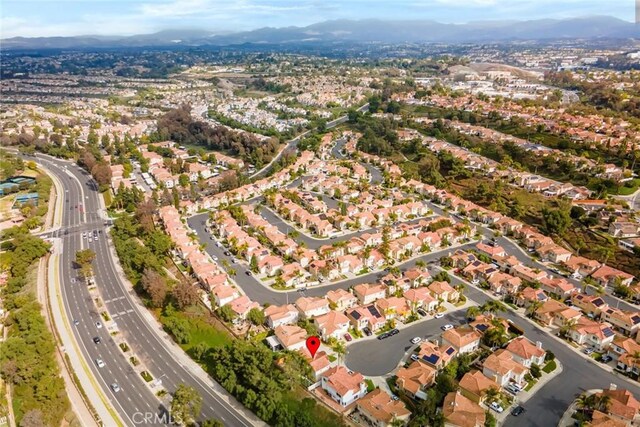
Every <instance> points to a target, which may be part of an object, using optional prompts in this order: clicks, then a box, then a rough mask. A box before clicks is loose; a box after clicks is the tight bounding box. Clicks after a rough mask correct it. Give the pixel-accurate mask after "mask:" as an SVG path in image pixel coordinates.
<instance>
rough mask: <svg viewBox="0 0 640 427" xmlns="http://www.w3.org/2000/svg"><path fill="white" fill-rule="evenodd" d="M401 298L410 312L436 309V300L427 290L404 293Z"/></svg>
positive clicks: (410, 290)
mask: <svg viewBox="0 0 640 427" xmlns="http://www.w3.org/2000/svg"><path fill="white" fill-rule="evenodd" d="M403 296H404V297H405V298H406V300H407V301H408V303H409V306H410V307H411V310H412V311H415V310H417V309H419V308H422V309H423V310H425V311H434V310H435V309H436V308H437V307H438V304H439V302H438V300H437V299H435V298H434V297H432V296H431V290H430V289H429V288H426V287H424V288H415V289H409V290H408V291H406V292H405V293H404V294H403Z"/></svg>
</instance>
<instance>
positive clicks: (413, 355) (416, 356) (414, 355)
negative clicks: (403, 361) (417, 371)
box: [411, 353, 420, 362]
mask: <svg viewBox="0 0 640 427" xmlns="http://www.w3.org/2000/svg"><path fill="white" fill-rule="evenodd" d="M419 359H420V358H419V357H418V355H417V354H415V353H414V354H412V355H411V360H413V361H414V362H416V361H417V360H419Z"/></svg>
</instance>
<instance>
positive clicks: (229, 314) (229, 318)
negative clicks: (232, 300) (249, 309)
mask: <svg viewBox="0 0 640 427" xmlns="http://www.w3.org/2000/svg"><path fill="white" fill-rule="evenodd" d="M216 312H217V313H218V316H220V318H221V319H222V320H224V321H225V322H227V323H231V322H233V319H235V317H236V313H235V312H234V311H233V310H232V309H231V306H229V305H228V304H227V305H223V306H222V307H220V308H218V309H217V310H216Z"/></svg>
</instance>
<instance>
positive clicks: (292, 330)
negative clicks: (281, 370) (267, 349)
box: [274, 325, 307, 350]
mask: <svg viewBox="0 0 640 427" xmlns="http://www.w3.org/2000/svg"><path fill="white" fill-rule="evenodd" d="M274 334H275V337H276V339H277V340H278V342H279V343H280V345H281V346H282V348H284V349H287V350H300V349H302V348H304V347H305V345H306V342H307V331H306V330H304V329H303V328H301V327H300V326H298V325H280V326H277V327H276V328H275V329H274Z"/></svg>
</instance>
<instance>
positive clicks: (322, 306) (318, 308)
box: [295, 297, 331, 319]
mask: <svg viewBox="0 0 640 427" xmlns="http://www.w3.org/2000/svg"><path fill="white" fill-rule="evenodd" d="M295 306H296V308H297V309H298V311H299V312H300V316H301V317H303V318H305V319H310V318H312V317H316V316H322V315H323V314H327V313H329V311H331V309H330V308H329V301H327V300H326V299H324V298H320V297H300V298H298V299H297V300H296V302H295Z"/></svg>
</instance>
